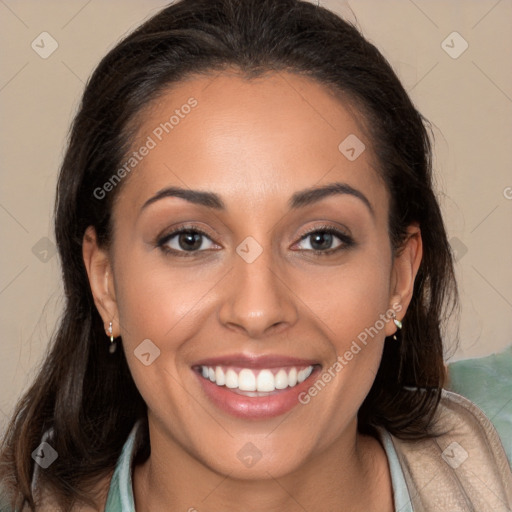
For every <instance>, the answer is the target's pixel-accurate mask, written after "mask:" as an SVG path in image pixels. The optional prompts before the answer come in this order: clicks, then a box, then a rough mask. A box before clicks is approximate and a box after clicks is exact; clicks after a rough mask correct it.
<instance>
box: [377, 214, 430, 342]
mask: <svg viewBox="0 0 512 512" xmlns="http://www.w3.org/2000/svg"><path fill="white" fill-rule="evenodd" d="M407 233H408V236H407V239H406V241H405V242H404V245H403V246H402V247H401V248H400V249H399V251H398V253H397V254H396V255H395V258H394V261H393V267H392V270H391V288H390V290H391V294H390V299H389V303H390V308H391V309H392V310H393V311H395V314H396V318H397V320H400V321H401V320H402V319H403V318H404V316H405V313H406V311H407V308H408V307H409V304H410V302H411V299H412V294H413V290H414V280H415V279H416V274H417V273H418V269H419V268H420V263H421V258H422V256H423V242H422V240H421V230H420V228H419V225H418V224H417V223H413V224H411V225H410V226H408V228H407ZM396 331H397V328H396V326H395V324H394V322H387V324H386V336H392V335H393V334H395V332H396Z"/></svg>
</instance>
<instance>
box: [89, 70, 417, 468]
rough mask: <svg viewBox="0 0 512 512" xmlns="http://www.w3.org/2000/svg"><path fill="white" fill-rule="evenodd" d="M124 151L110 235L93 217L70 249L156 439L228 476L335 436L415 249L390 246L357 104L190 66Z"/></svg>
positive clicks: (319, 89)
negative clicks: (80, 250) (103, 245)
mask: <svg viewBox="0 0 512 512" xmlns="http://www.w3.org/2000/svg"><path fill="white" fill-rule="evenodd" d="M171 116H174V117H173V118H171ZM166 123H167V124H166ZM347 137H348V139H347ZM343 141H345V142H343ZM363 144H364V146H363ZM144 147H145V148H146V150H144V149H141V148H144ZM133 150H134V151H136V152H137V155H132V158H135V160H136V163H135V161H129V158H130V155H129V157H128V158H127V159H126V162H125V163H127V165H126V167H125V171H126V172H125V173H121V174H122V175H123V174H125V175H126V176H122V179H124V180H125V182H123V183H122V189H121V190H120V192H119V195H118V196H117V199H116V202H115V205H114V210H113V226H114V235H113V242H112V245H111V247H110V249H109V251H108V252H107V251H105V250H102V249H100V248H98V247H97V245H96V243H95V241H94V232H93V230H89V232H88V237H86V238H87V240H88V241H87V242H86V243H85V244H84V258H85V261H86V266H87V268H88V271H89V277H90V281H91V286H92V289H93V293H94V295H95V298H96V303H97V305H98V310H99V311H100V314H101V315H102V317H103V319H104V321H105V325H106V326H108V324H109V321H111V320H113V327H114V336H121V337H122V344H123V348H124V350H125V353H126V358H127V361H128V364H129V367H130V370H131V373H132V375H133V378H134V380H135V383H136V385H137V387H138V389H139V390H140V393H141V395H142V396H143V398H144V400H145V402H146V403H147V406H148V411H149V413H148V414H149V421H150V432H151V442H152V445H153V444H154V443H159V444H160V445H161V446H165V447H166V450H167V453H168V454H169V453H174V454H180V453H181V454H186V457H188V458H191V459H194V460H195V461H198V462H199V463H200V464H202V467H207V468H210V469H213V470H215V471H218V472H221V473H223V474H228V473H231V475H232V476H234V477H236V476H238V477H240V478H253V477H254V478H257V477H259V476H262V475H267V474H268V473H267V472H270V473H271V474H272V475H274V476H275V477H278V476H279V475H284V474H287V473H290V472H293V471H294V470H296V469H297V468H299V467H301V466H302V465H303V464H305V463H307V462H311V461H313V460H314V459H315V458H317V457H319V456H320V454H321V453H322V452H325V450H327V449H328V448H330V447H332V446H334V445H338V446H339V447H340V449H347V450H348V449H349V447H350V446H351V444H352V445H353V443H354V441H355V436H356V435H357V433H356V415H357V410H358V409H359V407H360V405H361V403H362V402H363V400H364V398H365V396H366V394H367V393H368V391H369V389H370V387H371V385H372V383H373V380H374V378H375V375H376V372H377V369H378V367H379V363H380V359H381V354H382V349H383V343H384V338H385V336H389V335H391V334H393V333H394V332H395V331H396V327H395V325H394V324H393V321H392V316H391V312H392V311H394V312H395V313H396V316H397V318H399V319H401V318H403V316H404V314H405V310H406V308H407V305H408V302H409V300H410V294H411V290H412V284H413V280H414V275H415V273H416V270H417V266H418V264H419V259H420V258H421V254H420V253H421V250H420V246H419V245H418V243H420V242H418V238H417V237H416V238H415V237H412V240H416V245H414V243H413V242H411V244H412V245H410V250H405V251H404V252H403V253H402V255H401V256H400V257H398V258H396V259H393V253H392V249H391V246H390V240H389V235H388V222H387V221H388V207H389V197H388V192H387V190H386V187H385V186H384V184H383V182H382V180H381V179H380V177H379V174H378V172H377V170H376V164H375V158H374V155H373V154H372V147H371V141H370V140H368V138H367V136H366V134H365V132H364V130H363V128H362V124H361V119H360V118H358V116H357V112H356V111H355V110H354V109H351V108H349V106H348V105H344V104H343V103H342V102H341V101H340V100H339V99H337V98H335V97H334V96H332V95H331V94H330V93H329V91H328V90H327V89H326V88H325V87H324V86H322V85H320V84H318V83H316V82H314V81H310V80H309V79H306V78H301V77H299V76H296V75H293V74H289V73H279V74H271V75H266V76H265V77H263V78H259V79H256V80H252V81H248V80H246V79H244V78H242V77H241V76H239V75H236V74H235V73H233V74H222V75H218V76H216V77H213V76H204V77H198V78H194V79H190V80H188V81H187V82H182V83H180V84H178V85H175V86H173V88H172V89H170V90H169V91H168V92H167V93H166V94H165V95H163V96H162V97H161V98H160V99H159V100H158V101H157V102H156V103H155V104H154V105H152V108H151V109H150V110H148V112H146V113H145V115H144V118H143V122H142V123H141V125H140V129H139V132H138V140H137V141H136V143H135V144H134V145H133ZM131 164H134V165H133V166H132V165H131ZM127 169H129V171H128V170H127ZM117 186H119V185H117ZM315 191H316V192H315ZM419 240H421V239H419ZM418 247H419V248H418ZM106 343H108V340H107V338H106ZM212 380H214V381H215V382H212ZM258 459H259V460H258ZM254 460H256V461H257V463H253V462H250V461H254Z"/></svg>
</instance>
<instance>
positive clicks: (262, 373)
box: [200, 365, 314, 396]
mask: <svg viewBox="0 0 512 512" xmlns="http://www.w3.org/2000/svg"><path fill="white" fill-rule="evenodd" d="M313 368H314V367H313V365H309V366H307V367H305V368H302V367H296V366H293V367H291V368H264V369H260V370H256V369H251V368H233V367H226V366H215V367H212V366H201V367H200V369H201V375H202V376H203V377H204V378H205V379H209V380H210V382H213V383H215V384H216V385H217V386H225V387H227V388H229V389H232V390H239V391H249V392H251V391H256V392H267V393H268V392H272V391H275V390H276V389H277V390H282V389H286V388H293V387H295V386H297V384H300V383H301V382H304V381H305V380H306V379H307V378H308V377H309V376H310V375H311V373H312V372H313ZM255 396H259V395H255Z"/></svg>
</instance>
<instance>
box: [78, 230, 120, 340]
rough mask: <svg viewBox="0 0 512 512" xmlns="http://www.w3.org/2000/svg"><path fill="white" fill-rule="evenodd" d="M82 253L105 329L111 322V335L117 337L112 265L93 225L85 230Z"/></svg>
mask: <svg viewBox="0 0 512 512" xmlns="http://www.w3.org/2000/svg"><path fill="white" fill-rule="evenodd" d="M82 255H83V258H84V264H85V268H86V270H87V276H88V277H89V284H90V286H91V292H92V295H93V297H94V304H95V305H96V309H97V310H98V312H99V314H100V316H101V318H102V319H103V324H104V325H105V331H106V330H107V329H108V327H109V325H110V322H112V335H113V336H114V337H117V336H119V331H120V329H119V321H118V319H119V315H118V309H117V301H116V294H115V287H114V276H113V272H112V266H111V262H110V257H109V254H108V251H106V250H105V249H102V248H100V247H99V245H98V237H97V235H96V230H95V229H94V227H93V226H89V227H88V228H87V229H86V230H85V234H84V238H83V242H82Z"/></svg>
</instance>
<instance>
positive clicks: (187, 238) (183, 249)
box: [157, 227, 215, 256]
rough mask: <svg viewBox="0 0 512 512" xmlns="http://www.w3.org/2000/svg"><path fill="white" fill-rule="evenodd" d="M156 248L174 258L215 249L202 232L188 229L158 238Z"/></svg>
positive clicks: (209, 239)
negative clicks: (174, 256) (170, 254)
mask: <svg viewBox="0 0 512 512" xmlns="http://www.w3.org/2000/svg"><path fill="white" fill-rule="evenodd" d="M157 246H158V247H160V249H162V251H164V252H166V253H173V254H174V255H176V256H194V253H197V252H203V251H205V250H208V249H212V248H215V247H214V246H215V244H214V243H213V241H212V239H211V238H210V237H209V236H208V235H207V234H206V233H205V232H204V231H202V230H200V229H197V228H188V227H185V228H180V229H177V230H175V231H172V232H171V233H168V234H166V235H164V236H163V237H161V238H159V240H158V241H157ZM187 253H188V254H187Z"/></svg>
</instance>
